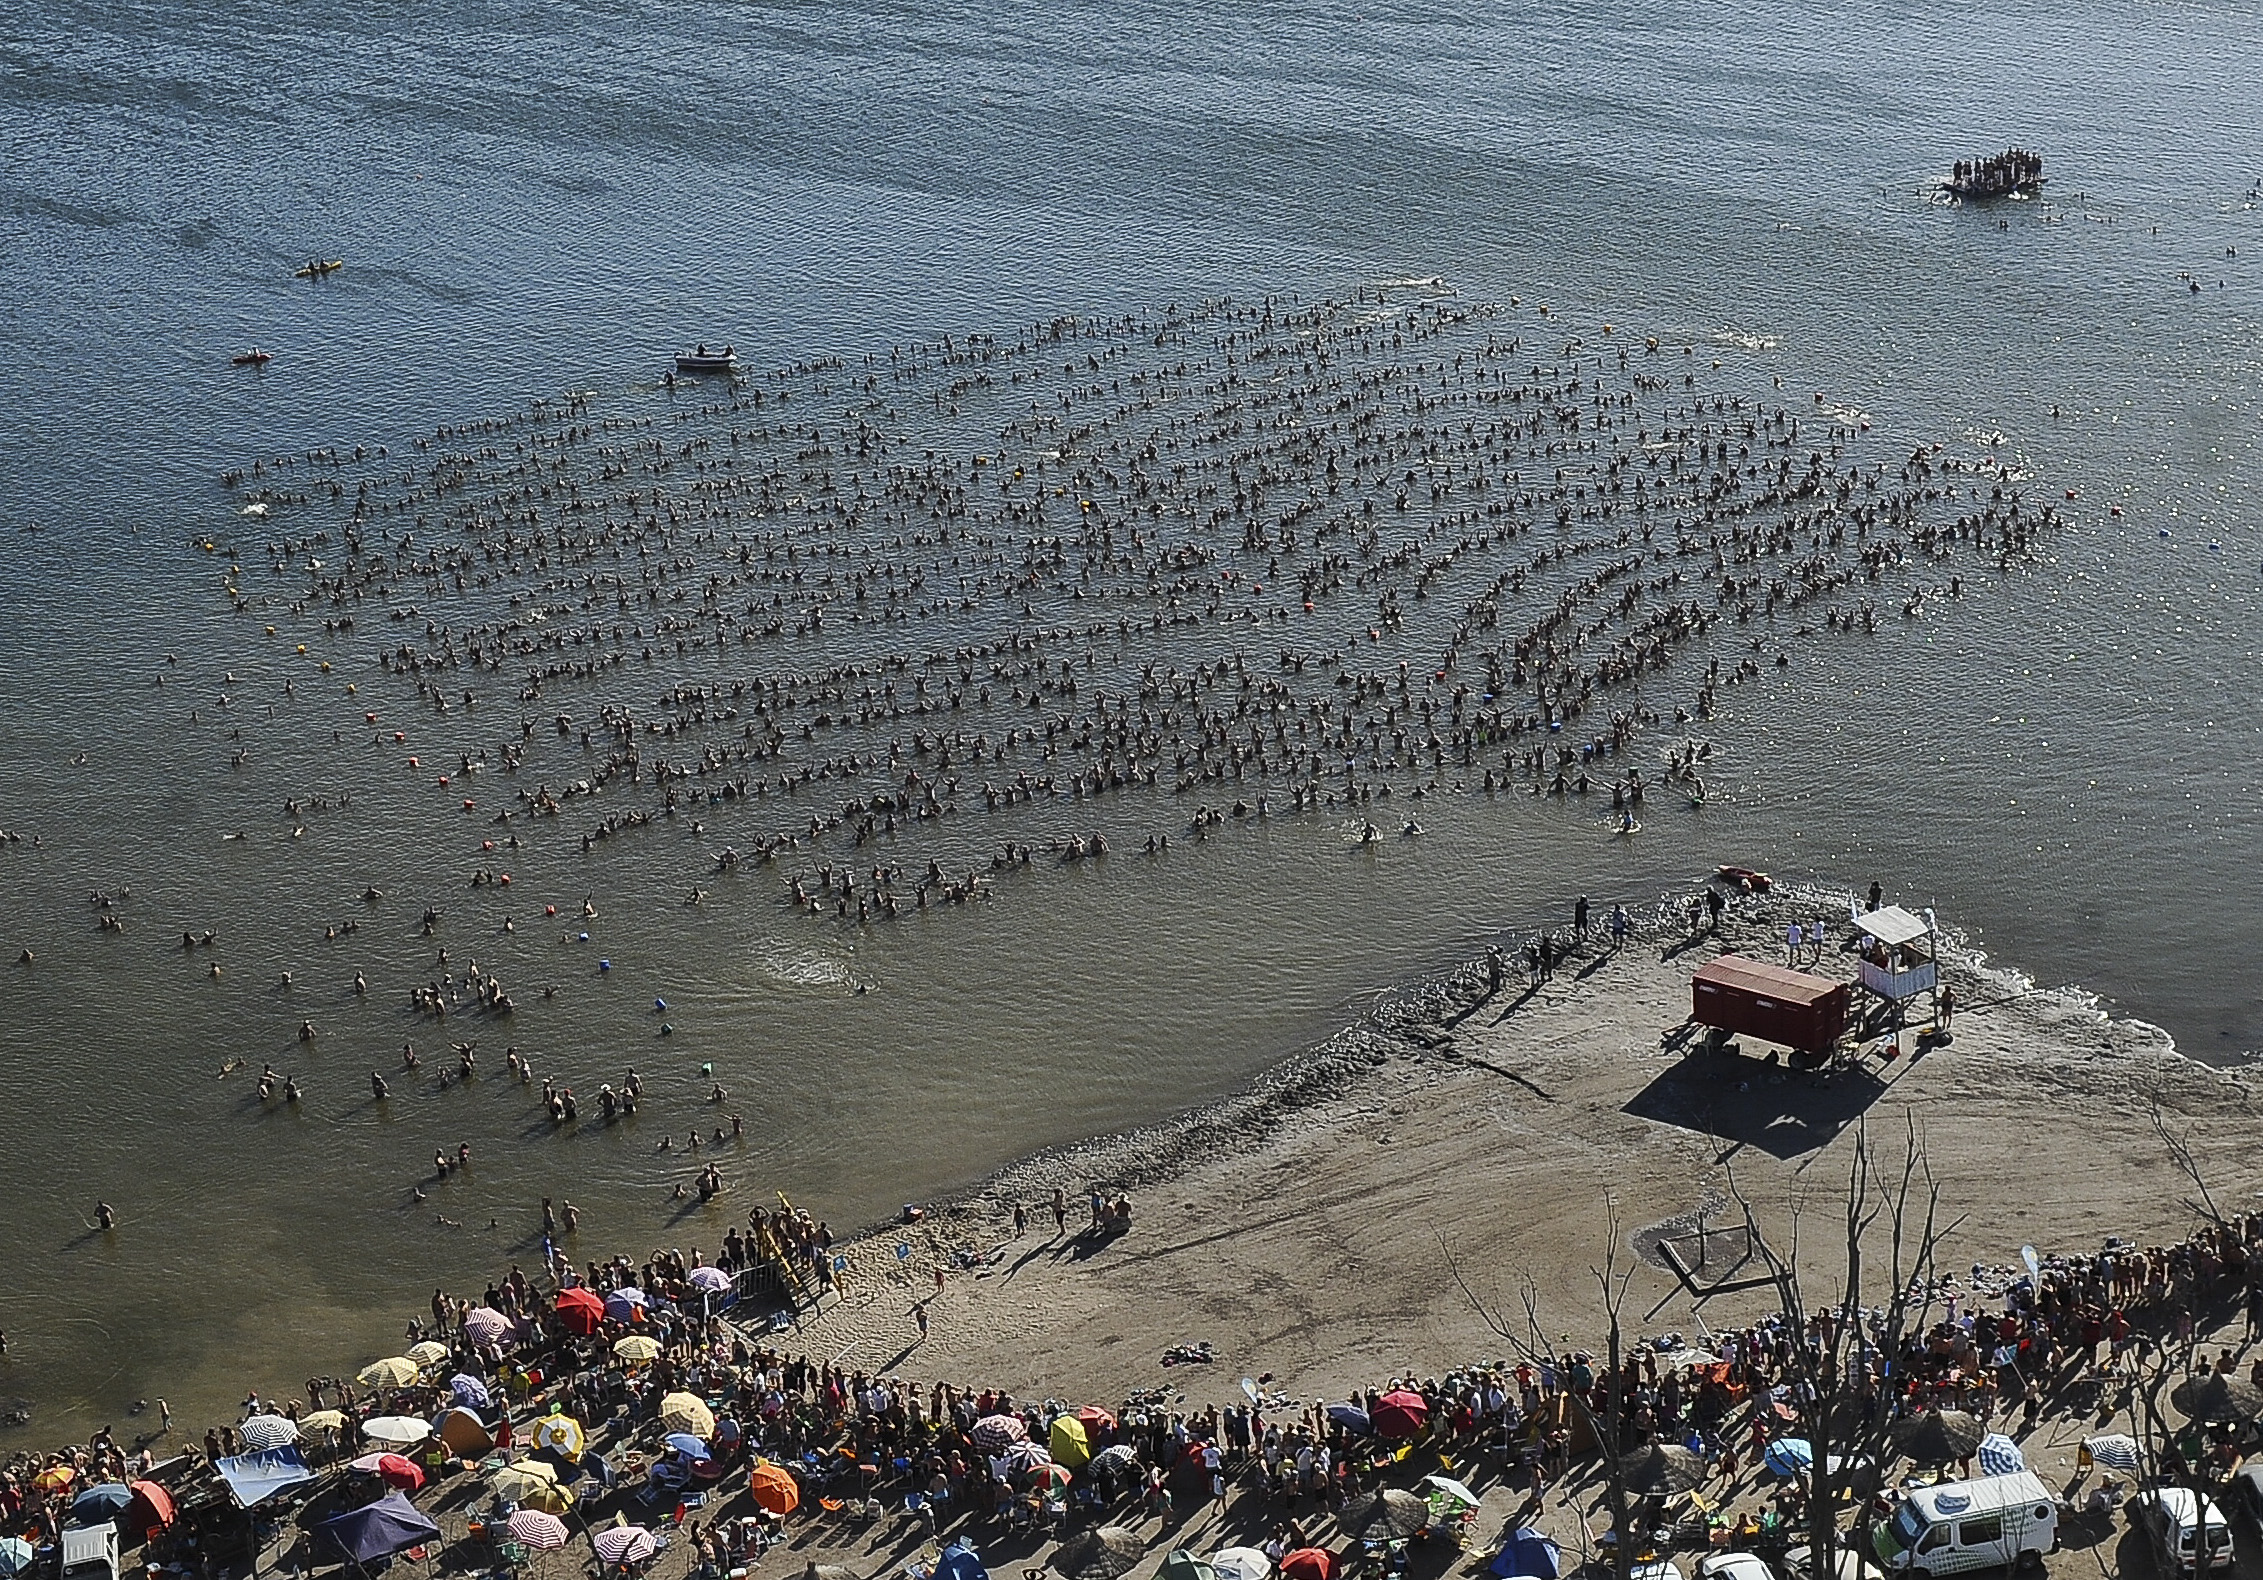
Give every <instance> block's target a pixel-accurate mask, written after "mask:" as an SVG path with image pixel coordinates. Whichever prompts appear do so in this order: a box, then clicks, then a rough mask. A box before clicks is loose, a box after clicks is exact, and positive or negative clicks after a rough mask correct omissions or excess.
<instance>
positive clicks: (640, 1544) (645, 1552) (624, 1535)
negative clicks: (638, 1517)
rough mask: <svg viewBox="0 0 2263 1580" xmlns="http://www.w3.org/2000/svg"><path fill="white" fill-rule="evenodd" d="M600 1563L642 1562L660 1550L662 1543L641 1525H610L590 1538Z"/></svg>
mask: <svg viewBox="0 0 2263 1580" xmlns="http://www.w3.org/2000/svg"><path fill="white" fill-rule="evenodd" d="M589 1544H590V1546H592V1547H594V1548H596V1549H597V1558H598V1561H599V1562H600V1563H608V1564H640V1563H643V1562H644V1561H645V1560H646V1559H647V1558H650V1557H651V1556H652V1555H653V1554H654V1553H656V1552H658V1551H659V1550H660V1543H659V1542H657V1541H656V1540H654V1539H653V1535H652V1533H651V1532H650V1531H648V1530H646V1529H645V1528H644V1527H643V1526H641V1525H610V1526H607V1527H606V1528H605V1529H604V1530H602V1531H599V1532H598V1533H597V1534H596V1535H595V1536H592V1537H591V1538H590V1539H589Z"/></svg>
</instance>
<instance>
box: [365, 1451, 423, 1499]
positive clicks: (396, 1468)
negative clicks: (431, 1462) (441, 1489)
mask: <svg viewBox="0 0 2263 1580" xmlns="http://www.w3.org/2000/svg"><path fill="white" fill-rule="evenodd" d="M376 1470H377V1479H378V1480H379V1481H382V1482H384V1483H385V1485H387V1486H388V1487H398V1488H400V1489H401V1490H402V1491H403V1492H414V1491H416V1489H417V1488H419V1487H421V1486H423V1485H424V1472H423V1471H422V1470H421V1469H419V1468H418V1467H417V1465H416V1462H415V1461H414V1460H408V1459H403V1458H402V1457H401V1456H400V1455H398V1454H380V1455H378V1456H377V1465H376Z"/></svg>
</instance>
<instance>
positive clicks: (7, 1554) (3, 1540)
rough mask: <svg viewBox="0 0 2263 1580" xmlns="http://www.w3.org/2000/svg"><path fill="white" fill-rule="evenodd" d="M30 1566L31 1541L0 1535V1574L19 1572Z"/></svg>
mask: <svg viewBox="0 0 2263 1580" xmlns="http://www.w3.org/2000/svg"><path fill="white" fill-rule="evenodd" d="M30 1567H31V1543H29V1542H27V1541H25V1540H23V1539H22V1538H21V1537H17V1536H0V1575H12V1574H20V1573H22V1572H23V1571H24V1570H26V1569H29V1568H30Z"/></svg>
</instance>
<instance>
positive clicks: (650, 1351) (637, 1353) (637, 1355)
mask: <svg viewBox="0 0 2263 1580" xmlns="http://www.w3.org/2000/svg"><path fill="white" fill-rule="evenodd" d="M613 1353H614V1354H615V1355H618V1356H620V1357H621V1359H622V1360H625V1361H627V1362H628V1363H629V1364H630V1365H632V1366H642V1365H643V1364H644V1363H645V1362H646V1361H654V1360H658V1359H659V1358H660V1341H659V1340H658V1339H655V1338H651V1337H649V1336H647V1335H645V1334H642V1333H632V1334H630V1335H629V1336H628V1337H627V1338H625V1339H616V1340H615V1341H614V1343H613Z"/></svg>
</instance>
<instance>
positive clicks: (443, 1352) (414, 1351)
mask: <svg viewBox="0 0 2263 1580" xmlns="http://www.w3.org/2000/svg"><path fill="white" fill-rule="evenodd" d="M447 1358H448V1346H447V1345H445V1344H435V1343H434V1342H433V1341H432V1340H430V1339H426V1340H424V1341H423V1342H422V1343H419V1344H412V1345H410V1346H409V1359H410V1360H412V1361H415V1362H416V1363H417V1364H418V1365H419V1366H437V1365H439V1364H440V1363H441V1362H442V1361H444V1360H446V1359H447Z"/></svg>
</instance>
